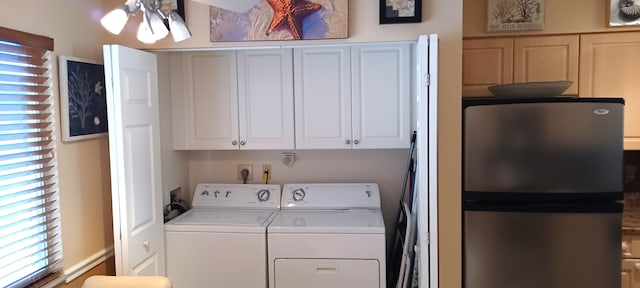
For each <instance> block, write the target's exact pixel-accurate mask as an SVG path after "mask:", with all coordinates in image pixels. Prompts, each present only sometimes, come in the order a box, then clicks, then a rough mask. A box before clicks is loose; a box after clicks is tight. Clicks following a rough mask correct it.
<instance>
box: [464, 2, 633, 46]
mask: <svg viewBox="0 0 640 288" xmlns="http://www.w3.org/2000/svg"><path fill="white" fill-rule="evenodd" d="M463 2H464V36H465V37H473V36H499V35H516V34H517V35H520V34H563V33H583V32H605V31H606V32H612V31H624V30H637V29H638V28H637V26H636V27H635V28H634V27H623V28H621V27H607V26H606V24H607V15H606V14H607V5H608V3H609V1H602V0H562V1H549V0H548V1H545V5H546V9H545V14H546V15H545V23H544V27H545V28H544V29H542V30H530V31H520V32H486V31H487V0H463Z"/></svg>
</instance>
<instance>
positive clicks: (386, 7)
mask: <svg viewBox="0 0 640 288" xmlns="http://www.w3.org/2000/svg"><path fill="white" fill-rule="evenodd" d="M379 1H380V24H392V23H420V22H422V0H379Z"/></svg>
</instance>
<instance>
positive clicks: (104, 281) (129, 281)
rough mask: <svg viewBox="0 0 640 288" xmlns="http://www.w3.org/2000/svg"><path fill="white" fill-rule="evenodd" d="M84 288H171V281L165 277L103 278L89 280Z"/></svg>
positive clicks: (99, 276)
mask: <svg viewBox="0 0 640 288" xmlns="http://www.w3.org/2000/svg"><path fill="white" fill-rule="evenodd" d="M82 288H171V281H170V280H169V278H167V277H163V276H102V275H95V276H91V277H89V278H87V280H85V281H84V284H82Z"/></svg>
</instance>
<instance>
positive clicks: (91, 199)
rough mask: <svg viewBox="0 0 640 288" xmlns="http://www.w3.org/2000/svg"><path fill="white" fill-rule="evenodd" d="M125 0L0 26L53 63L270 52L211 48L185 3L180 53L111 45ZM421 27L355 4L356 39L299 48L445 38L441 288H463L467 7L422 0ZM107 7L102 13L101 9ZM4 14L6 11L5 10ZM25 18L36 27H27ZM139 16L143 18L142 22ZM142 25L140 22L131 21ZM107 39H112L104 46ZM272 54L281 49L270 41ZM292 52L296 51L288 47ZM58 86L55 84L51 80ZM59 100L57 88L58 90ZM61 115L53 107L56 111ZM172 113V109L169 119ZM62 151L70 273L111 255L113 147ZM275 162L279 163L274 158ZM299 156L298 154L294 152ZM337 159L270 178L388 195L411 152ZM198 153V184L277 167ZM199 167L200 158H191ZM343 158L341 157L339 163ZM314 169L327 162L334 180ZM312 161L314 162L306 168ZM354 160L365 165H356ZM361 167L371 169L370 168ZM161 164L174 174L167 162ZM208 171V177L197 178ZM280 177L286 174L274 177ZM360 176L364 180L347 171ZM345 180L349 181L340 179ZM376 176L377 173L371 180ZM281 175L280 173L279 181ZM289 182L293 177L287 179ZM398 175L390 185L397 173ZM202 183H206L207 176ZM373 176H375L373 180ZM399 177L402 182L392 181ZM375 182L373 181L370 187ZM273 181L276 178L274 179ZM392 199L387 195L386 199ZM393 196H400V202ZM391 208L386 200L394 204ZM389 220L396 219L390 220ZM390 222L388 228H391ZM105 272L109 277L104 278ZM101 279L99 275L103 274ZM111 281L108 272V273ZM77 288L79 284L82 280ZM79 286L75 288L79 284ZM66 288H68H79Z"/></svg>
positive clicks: (27, 9) (360, 0) (269, 156)
mask: <svg viewBox="0 0 640 288" xmlns="http://www.w3.org/2000/svg"><path fill="white" fill-rule="evenodd" d="M119 4H122V0H83V1H77V0H58V1H41V0H22V1H13V2H11V3H10V4H8V5H9V9H6V11H11V12H10V13H4V14H3V16H2V17H1V18H0V26H4V27H8V28H13V29H19V30H24V31H27V32H30V33H35V34H42V35H46V36H49V37H53V38H54V39H55V44H56V49H55V53H56V54H57V55H69V56H76V57H83V58H89V59H96V60H99V59H101V58H102V53H101V49H100V45H101V44H102V43H115V44H125V45H128V46H131V47H135V48H145V49H167V48H208V47H221V46H246V45H265V43H223V44H220V43H216V44H213V43H211V42H209V36H208V31H207V27H208V13H209V12H208V8H207V7H206V6H204V5H202V4H198V3H194V2H191V1H189V0H187V1H186V10H187V11H186V14H187V15H186V18H187V23H188V25H189V27H190V28H191V31H192V32H193V34H194V37H193V38H192V39H190V40H188V41H185V42H183V43H178V44H174V43H171V40H168V39H167V40H164V41H163V42H160V43H159V44H157V45H155V46H146V45H142V44H139V43H138V42H137V41H136V40H134V39H133V38H134V37H133V34H134V33H132V32H131V31H132V30H133V29H135V27H134V26H133V25H128V27H127V28H126V29H128V31H129V32H124V35H122V36H119V37H114V36H111V35H109V36H106V33H105V32H104V31H103V30H102V28H101V27H99V24H98V19H99V18H100V17H101V16H102V15H103V14H104V13H105V11H106V10H109V9H111V8H112V7H115V6H117V5H119ZM423 6H424V7H423V22H422V23H418V24H395V25H379V24H378V1H372V0H351V1H350V13H349V26H350V27H349V30H350V37H349V39H345V40H327V41H301V42H296V44H320V43H344V42H370V41H396V40H416V39H417V37H418V35H420V34H425V33H438V34H439V36H440V57H439V61H440V67H439V83H438V85H439V115H440V116H439V120H440V125H439V129H440V130H439V143H440V152H439V155H440V163H439V173H440V177H439V186H440V187H439V190H440V191H439V195H440V203H439V209H440V230H439V233H440V234H439V236H440V245H441V246H440V253H441V254H440V256H441V257H440V265H439V267H440V271H441V273H440V287H452V288H455V287H460V205H459V203H460V187H459V186H460V185H459V179H460V167H459V163H460V109H459V107H460V94H461V84H460V83H461V61H462V60H461V38H462V0H450V1H423ZM103 7H104V8H103ZM5 8H7V7H6V5H5ZM25 15H29V16H30V19H39V20H38V21H25V18H24V17H25ZM139 16H140V15H138V16H137V18H139ZM135 21H137V22H139V19H136V20H134V21H130V22H131V23H134V22H135ZM104 39H106V40H104ZM268 44H270V45H278V43H276V42H269V43H268ZM285 44H291V42H285ZM54 82H56V83H57V79H56V80H55V81H54ZM54 90H55V92H56V94H57V87H56V89H54ZM56 109H57V107H56ZM164 111H167V110H164ZM58 142H59V143H58V144H59V148H60V151H59V153H58V156H59V157H58V158H59V160H58V161H59V165H60V191H61V197H62V199H61V202H62V221H63V223H62V225H63V241H64V246H63V248H64V257H65V258H64V267H65V268H69V267H72V266H74V265H76V264H78V263H80V262H82V261H83V260H85V259H86V258H87V257H90V256H91V255H94V254H95V253H97V252H99V251H101V250H103V249H104V248H106V247H108V246H110V245H111V244H112V243H113V241H112V232H111V210H110V209H111V207H110V201H111V199H110V186H109V181H110V180H109V157H108V142H107V140H106V139H105V138H102V139H94V140H87V141H82V142H73V143H61V142H60V141H58ZM274 153H275V154H274ZM296 153H298V152H296ZM373 153H374V152H357V151H342V152H332V153H331V154H332V155H331V156H329V157H325V156H324V154H322V152H319V151H307V152H300V153H299V154H298V155H299V157H300V158H299V161H301V162H300V165H301V166H303V165H305V166H304V167H306V168H305V169H304V172H302V173H303V174H296V173H297V172H295V173H294V172H291V171H289V172H286V171H285V170H284V169H283V168H284V167H274V177H283V178H282V179H281V180H284V177H285V176H277V175H288V176H286V177H291V178H288V179H294V177H295V179H297V180H298V179H299V180H306V179H318V177H320V176H318V175H322V173H325V175H327V174H326V173H329V174H330V175H332V177H333V176H335V177H341V178H340V179H347V178H348V179H355V180H360V179H362V180H369V179H371V180H378V179H383V180H382V181H383V182H384V183H388V184H384V187H383V189H384V190H385V191H392V190H399V188H400V185H399V184H400V183H401V182H400V181H401V180H400V179H401V178H402V174H403V172H402V171H403V169H404V167H403V166H404V164H405V161H406V157H405V156H406V151H403V150H393V151H381V152H380V151H379V153H375V155H372V154H373ZM201 154H202V155H200V154H198V153H192V155H190V156H191V157H192V160H191V164H190V172H192V173H193V175H194V176H190V177H191V179H190V180H191V181H197V180H198V179H195V178H206V179H215V177H229V176H228V175H227V176H215V175H207V174H206V173H208V172H215V171H218V170H224V171H225V172H224V173H227V172H226V171H227V169H226V168H224V167H226V166H225V163H226V161H231V162H233V161H240V160H243V159H242V158H243V157H251V159H252V160H254V161H255V162H256V163H257V162H259V161H262V159H265V160H269V161H274V162H276V163H278V162H277V158H278V155H279V154H278V153H277V152H255V153H253V152H252V153H248V154H246V155H245V154H243V153H240V152H237V153H236V152H202V153H201ZM194 155H195V157H200V156H202V157H203V158H202V159H194V158H193V157H194ZM342 156H343V158H341V157H342ZM312 160H313V161H314V162H316V163H327V162H329V165H331V167H332V168H336V167H337V169H342V170H337V171H333V170H330V171H328V169H327V168H326V167H323V166H322V165H314V164H313V162H311V161H312ZM307 161H308V162H307ZM350 161H357V162H360V163H352V162H350ZM363 163H367V164H370V165H371V166H373V168H368V167H365V166H364V165H363ZM165 165H170V163H169V164H167V163H165ZM199 167H205V169H206V170H204V172H195V171H194V169H196V168H199ZM365 168H366V170H365ZM276 169H279V171H280V172H278V170H276ZM349 169H357V171H358V172H350V170H349ZM340 171H342V172H343V173H339V172H340ZM365 171H372V173H370V174H369V173H365ZM278 173H282V174H278ZM286 173H289V174H286ZM394 173H395V174H397V176H392V174H394ZM203 175H204V176H203ZM372 175H373V176H372ZM396 177H397V178H396ZM374 178H375V179H374ZM275 180H277V178H276V179H275ZM390 195H391V194H390ZM396 196H397V195H396ZM389 199H390V198H389ZM386 214H393V213H388V211H387V213H386ZM388 221H389V220H388ZM105 271H108V269H107V270H105ZM98 273H102V272H98ZM105 273H106V272H105ZM78 281H79V280H78ZM76 283H79V282H76ZM73 285H77V284H73V283H72V284H70V286H69V287H74V286H73Z"/></svg>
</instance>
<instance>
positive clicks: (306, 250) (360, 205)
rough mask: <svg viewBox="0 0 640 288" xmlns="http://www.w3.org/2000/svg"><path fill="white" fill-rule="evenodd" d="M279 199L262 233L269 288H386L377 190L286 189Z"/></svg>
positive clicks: (356, 186) (371, 186)
mask: <svg viewBox="0 0 640 288" xmlns="http://www.w3.org/2000/svg"><path fill="white" fill-rule="evenodd" d="M282 193H283V194H282V202H281V205H280V206H281V211H280V212H279V213H277V215H276V217H275V218H274V219H273V221H272V222H271V224H269V227H268V228H267V243H268V245H267V246H268V255H269V256H268V258H269V264H268V266H269V287H270V288H299V287H305V288H321V287H322V288H326V287H331V288H353V287H367V288H374V287H377V288H383V287H385V286H386V284H385V283H386V275H385V273H386V272H385V267H386V263H385V228H384V221H383V218H382V213H381V211H380V192H379V189H378V185H377V184H375V183H346V184H345V183H341V184H333V183H332V184H285V185H284V188H283V191H282Z"/></svg>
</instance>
